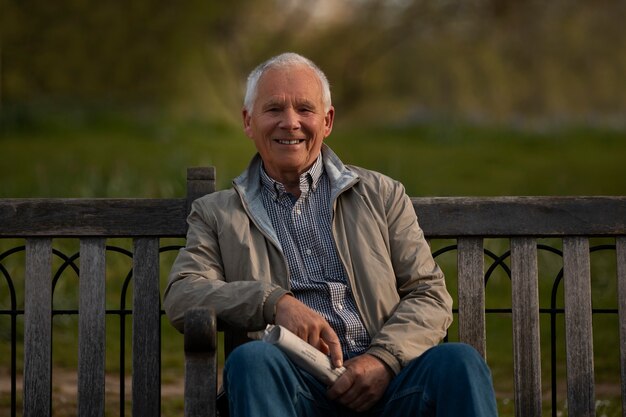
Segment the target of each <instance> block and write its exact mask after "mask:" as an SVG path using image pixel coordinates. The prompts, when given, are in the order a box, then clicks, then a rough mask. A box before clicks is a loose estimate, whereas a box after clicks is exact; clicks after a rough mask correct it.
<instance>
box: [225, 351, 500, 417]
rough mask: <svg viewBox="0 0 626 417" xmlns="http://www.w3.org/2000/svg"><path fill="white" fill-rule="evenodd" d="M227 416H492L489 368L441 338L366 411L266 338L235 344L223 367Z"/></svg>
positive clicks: (411, 363)
mask: <svg viewBox="0 0 626 417" xmlns="http://www.w3.org/2000/svg"><path fill="white" fill-rule="evenodd" d="M224 389H225V390H226V393H227V395H228V400H229V409H230V415H231V417H256V416H259V417H283V416H294V417H335V416H336V417H339V416H342V417H344V416H345V417H348V416H368V417H378V416H381V417H382V416H384V417H394V416H403V417H408V416H415V417H418V416H419V417H426V416H438V417H441V416H450V417H452V416H454V417H470V416H480V417H491V416H497V415H498V412H497V410H496V402H495V395H494V391H493V385H492V382H491V373H490V371H489V368H488V367H487V365H486V363H485V361H484V360H483V358H482V357H481V356H480V355H479V354H478V353H477V352H476V350H474V349H473V348H472V347H471V346H469V345H466V344H462V343H445V344H442V345H438V346H435V347H433V348H431V349H429V350H427V351H426V352H424V353H423V354H422V355H421V356H420V357H418V358H416V359H414V360H412V361H411V362H410V363H409V364H408V365H407V366H406V367H404V368H403V369H402V371H401V372H400V373H399V374H398V375H397V376H396V377H395V378H394V379H393V380H392V381H391V383H390V384H389V386H388V387H387V390H386V391H385V394H384V396H383V398H382V399H381V400H380V401H379V402H378V403H376V405H375V406H374V407H373V408H372V409H371V410H369V411H367V412H365V413H356V412H353V411H351V410H349V409H347V408H345V407H343V406H341V405H340V404H338V403H336V402H333V401H330V400H329V399H328V398H327V397H326V389H327V387H326V386H324V385H323V384H321V383H319V382H318V381H317V380H316V379H315V378H314V377H313V376H311V375H310V374H308V373H307V372H304V371H302V370H301V369H300V368H298V367H297V366H296V365H294V364H293V363H292V362H291V361H290V360H289V359H288V358H287V357H286V356H285V354H284V353H283V352H281V351H280V350H279V349H278V348H277V347H275V346H273V345H270V344H269V343H265V342H258V341H257V342H250V343H246V344H244V345H241V346H239V347H238V348H237V349H235V350H234V351H233V352H232V353H231V355H230V356H229V358H228V361H227V362H226V366H225V367H224Z"/></svg>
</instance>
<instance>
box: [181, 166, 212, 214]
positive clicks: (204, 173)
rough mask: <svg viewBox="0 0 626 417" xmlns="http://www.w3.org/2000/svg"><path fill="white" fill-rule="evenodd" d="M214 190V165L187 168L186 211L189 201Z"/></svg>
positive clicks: (189, 206) (191, 201) (188, 209)
mask: <svg viewBox="0 0 626 417" xmlns="http://www.w3.org/2000/svg"><path fill="white" fill-rule="evenodd" d="M214 191H215V167H199V168H187V213H189V211H190V209H191V203H193V201H194V200H195V199H197V198H200V197H202V196H203V195H206V194H209V193H212V192H214Z"/></svg>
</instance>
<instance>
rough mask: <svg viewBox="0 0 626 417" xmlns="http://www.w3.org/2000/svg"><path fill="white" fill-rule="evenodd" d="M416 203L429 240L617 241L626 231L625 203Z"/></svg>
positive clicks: (532, 199)
mask: <svg viewBox="0 0 626 417" xmlns="http://www.w3.org/2000/svg"><path fill="white" fill-rule="evenodd" d="M412 200H413V206H414V208H415V212H416V213H417V215H418V217H419V220H420V225H421V226H422V229H424V234H425V235H426V236H428V237H430V238H440V237H451V238H455V237H458V236H482V237H498V236H501V237H513V236H533V237H544V236H568V235H578V236H581V235H586V236H604V235H606V236H615V235H616V234H619V233H624V232H625V231H626V197H431V198H425V197H420V198H413V199H412ZM442 219H445V221H442Z"/></svg>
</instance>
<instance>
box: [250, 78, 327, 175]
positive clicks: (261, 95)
mask: <svg viewBox="0 0 626 417" xmlns="http://www.w3.org/2000/svg"><path fill="white" fill-rule="evenodd" d="M334 114H335V111H334V109H333V108H332V107H331V108H330V109H329V111H328V112H325V111H324V103H323V99H322V85H321V82H320V80H319V79H318V78H317V76H316V74H315V72H314V71H313V70H312V69H310V68H308V67H306V66H292V67H287V68H279V69H277V68H273V69H269V70H268V71H266V72H265V73H264V74H263V75H262V76H261V79H260V80H259V83H258V88H257V96H256V100H255V101H254V104H253V109H252V112H251V113H249V112H248V111H246V110H245V109H244V110H243V121H244V131H245V132H246V135H248V137H250V138H251V139H252V140H253V141H254V144H255V145H256V148H257V150H258V151H259V154H260V155H261V158H262V159H263V165H264V167H265V170H266V172H267V173H268V174H269V175H270V176H271V177H272V178H274V179H276V180H278V181H281V182H285V181H286V180H287V179H288V178H293V176H294V175H300V174H301V173H302V172H304V171H306V170H307V169H308V168H309V167H310V166H311V165H312V164H313V163H314V162H315V160H316V159H317V157H318V155H319V153H320V150H321V147H322V142H323V141H324V139H325V138H326V137H327V136H328V135H329V134H330V132H331V130H332V126H333V118H334Z"/></svg>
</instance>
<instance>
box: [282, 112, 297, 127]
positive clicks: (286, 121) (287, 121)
mask: <svg viewBox="0 0 626 417" xmlns="http://www.w3.org/2000/svg"><path fill="white" fill-rule="evenodd" d="M280 127H281V128H282V129H288V130H296V129H299V128H300V116H299V115H298V112H297V111H295V109H285V111H284V112H283V114H282V118H281V120H280Z"/></svg>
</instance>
